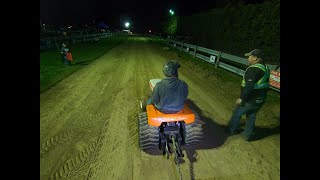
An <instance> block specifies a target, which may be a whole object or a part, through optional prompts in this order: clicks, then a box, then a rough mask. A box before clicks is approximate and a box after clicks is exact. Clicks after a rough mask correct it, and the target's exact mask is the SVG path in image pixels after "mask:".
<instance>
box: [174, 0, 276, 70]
mask: <svg viewBox="0 0 320 180" xmlns="http://www.w3.org/2000/svg"><path fill="white" fill-rule="evenodd" d="M171 24H172V22H171ZM171 28H172V26H171ZM176 34H177V35H179V36H183V37H187V36H188V37H190V36H191V37H193V39H195V42H194V43H197V45H199V46H203V47H207V48H210V49H215V50H219V51H222V52H226V53H230V54H233V55H237V56H243V54H244V53H245V52H248V51H250V50H252V49H255V48H260V49H263V50H264V51H265V53H266V56H267V57H266V62H267V63H273V64H278V63H279V62H278V61H279V57H280V1H279V0H271V1H267V2H265V3H263V4H249V5H243V3H241V1H240V2H239V3H231V4H229V5H227V6H225V7H224V8H223V9H212V10H210V11H208V12H206V13H201V14H196V15H192V16H185V17H180V19H179V20H178V21H177V29H176Z"/></svg>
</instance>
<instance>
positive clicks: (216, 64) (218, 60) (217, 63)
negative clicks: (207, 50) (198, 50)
mask: <svg viewBox="0 0 320 180" xmlns="http://www.w3.org/2000/svg"><path fill="white" fill-rule="evenodd" d="M221 54H222V52H221V51H220V52H219V54H218V58H217V61H216V63H215V68H217V67H218V66H219V62H220V57H221Z"/></svg>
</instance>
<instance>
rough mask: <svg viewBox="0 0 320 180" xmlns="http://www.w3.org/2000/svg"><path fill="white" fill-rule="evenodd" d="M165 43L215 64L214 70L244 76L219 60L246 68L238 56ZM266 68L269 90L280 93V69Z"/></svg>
mask: <svg viewBox="0 0 320 180" xmlns="http://www.w3.org/2000/svg"><path fill="white" fill-rule="evenodd" d="M165 41H166V42H167V44H169V45H170V46H173V47H175V48H177V49H180V50H181V51H184V52H186V53H188V54H191V55H193V57H197V58H200V59H202V60H204V61H206V62H208V63H211V64H215V67H216V68H217V67H221V68H224V69H226V70H228V71H231V72H233V73H235V74H238V75H241V76H243V75H244V73H245V70H243V69H240V68H238V67H234V66H232V65H230V64H228V63H226V62H221V59H226V60H229V61H232V62H234V63H236V64H242V65H246V66H248V61H247V59H246V58H243V57H238V56H234V55H231V54H227V53H224V52H220V51H216V50H213V49H208V48H204V47H200V46H197V45H193V44H188V43H184V42H179V41H175V40H171V39H170V40H165ZM200 52H204V53H206V54H208V55H209V56H207V55H204V54H201V53H200ZM267 65H268V64H267ZM268 67H270V70H271V75H270V88H271V89H273V90H275V91H278V92H280V68H278V70H275V69H272V68H273V67H272V65H268Z"/></svg>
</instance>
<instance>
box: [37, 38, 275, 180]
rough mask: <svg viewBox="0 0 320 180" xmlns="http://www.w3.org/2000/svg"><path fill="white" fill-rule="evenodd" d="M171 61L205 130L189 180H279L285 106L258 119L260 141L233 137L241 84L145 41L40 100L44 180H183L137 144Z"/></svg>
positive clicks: (192, 152) (187, 166)
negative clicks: (145, 109) (142, 118)
mask: <svg viewBox="0 0 320 180" xmlns="http://www.w3.org/2000/svg"><path fill="white" fill-rule="evenodd" d="M169 58H171V59H172V58H176V59H177V60H179V62H180V64H181V68H180V69H179V71H180V72H179V78H180V79H182V80H184V81H185V82H187V84H188V86H189V96H188V98H189V99H190V100H191V101H192V102H193V103H194V105H195V106H196V107H197V113H198V114H199V115H200V117H201V119H202V121H203V122H204V125H203V126H204V134H205V138H204V139H203V142H202V143H200V144H199V145H194V146H189V147H183V152H184V154H185V157H184V158H183V159H181V160H180V164H179V165H180V169H181V173H182V179H244V180H247V179H259V180H260V179H280V131H279V129H280V128H279V127H280V119H279V116H280V102H278V103H273V104H266V106H265V107H263V108H262V109H261V112H259V113H258V116H257V121H256V129H255V130H256V131H255V132H256V135H255V137H256V138H255V139H254V140H252V141H250V142H247V141H245V140H244V139H243V138H242V136H241V135H240V134H237V135H234V136H231V137H228V136H227V135H226V134H225V132H224V129H225V126H226V125H227V123H228V121H229V119H230V117H231V114H232V110H233V108H234V104H235V101H236V98H237V95H238V94H239V86H240V82H241V79H240V78H239V82H237V83H233V82H232V83H231V82H221V80H220V79H219V77H218V76H217V77H215V76H214V74H211V75H210V76H207V75H204V74H203V71H202V70H201V68H200V67H198V66H195V64H194V62H192V61H186V60H183V59H181V58H179V57H178V56H177V55H176V54H175V53H174V52H173V51H167V50H165V49H163V48H161V47H159V46H157V45H155V44H152V43H149V42H148V41H147V39H145V38H142V37H132V38H130V39H129V40H128V41H127V42H126V43H124V44H121V45H119V46H117V47H115V48H113V49H112V50H110V51H109V52H108V53H106V54H105V55H104V56H102V57H100V58H98V59H97V60H95V61H93V62H92V63H90V64H89V65H87V66H85V67H84V68H82V69H80V70H79V71H77V72H75V73H73V74H72V75H70V76H69V77H67V78H65V79H64V80H62V81H61V82H59V83H58V84H56V85H55V86H54V87H52V88H51V89H49V90H47V91H45V92H43V93H42V94H40V179H42V180H45V179H74V180H82V179H97V180H108V179H137V180H141V179H145V180H152V179H180V177H179V174H178V170H177V166H176V165H175V163H174V160H173V159H174V158H173V156H171V157H170V158H169V159H166V158H165V157H164V156H162V154H161V151H159V152H160V153H159V154H156V155H153V154H148V153H145V152H142V151H141V150H140V149H139V143H138V123H137V122H138V114H139V113H140V112H141V109H140V104H139V100H140V99H141V98H142V99H146V98H147V97H148V95H149V94H150V89H149V84H148V82H149V80H150V79H155V78H160V79H161V78H164V75H163V73H162V66H163V64H164V63H165V62H166V60H168V59H169ZM244 119H245V117H243V122H244Z"/></svg>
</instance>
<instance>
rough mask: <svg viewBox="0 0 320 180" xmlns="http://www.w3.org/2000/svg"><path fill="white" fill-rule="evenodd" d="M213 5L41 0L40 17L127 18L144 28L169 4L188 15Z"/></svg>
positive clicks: (165, 0) (206, 1) (114, 23)
mask: <svg viewBox="0 0 320 180" xmlns="http://www.w3.org/2000/svg"><path fill="white" fill-rule="evenodd" d="M215 6H216V3H215V0H196V1H186V0H113V1H110V0H41V1H40V18H41V20H42V22H43V23H47V24H54V25H77V24H87V23H89V22H92V20H93V19H95V20H103V21H104V22H105V23H106V24H107V25H108V26H110V27H119V26H121V25H122V24H123V23H124V21H126V20H129V21H131V22H132V25H133V28H134V29H136V30H138V29H139V30H143V29H146V28H152V27H155V26H157V24H159V23H160V22H162V21H163V20H165V19H166V18H168V17H169V9H170V8H172V9H174V10H175V13H176V15H191V14H193V13H199V12H201V11H205V10H208V9H212V8H215Z"/></svg>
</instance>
